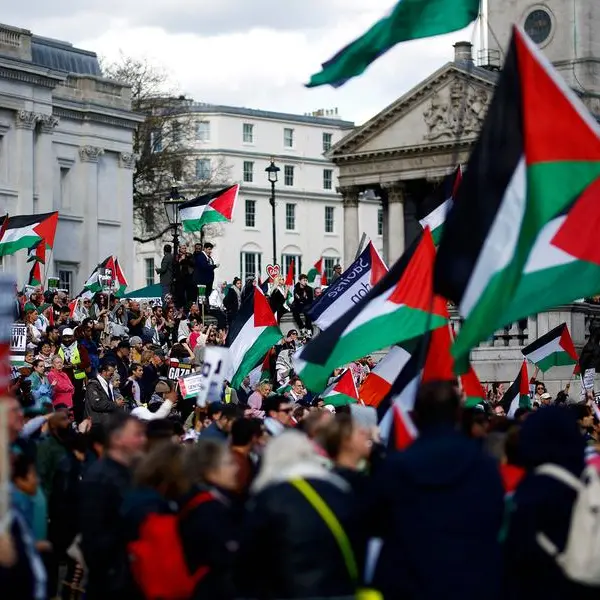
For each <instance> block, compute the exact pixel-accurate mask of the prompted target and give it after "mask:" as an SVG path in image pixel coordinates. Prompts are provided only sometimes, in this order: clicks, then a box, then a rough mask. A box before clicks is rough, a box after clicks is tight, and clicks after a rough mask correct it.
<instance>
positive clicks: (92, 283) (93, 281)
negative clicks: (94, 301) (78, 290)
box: [83, 256, 116, 294]
mask: <svg viewBox="0 0 600 600" xmlns="http://www.w3.org/2000/svg"><path fill="white" fill-rule="evenodd" d="M106 271H110V272H111V275H112V277H114V276H115V272H116V267H115V258H114V256H108V257H106V258H105V259H104V260H103V261H102V262H101V263H100V264H99V265H98V266H97V267H96V268H95V269H94V271H93V272H92V274H91V275H90V276H89V277H88V278H87V281H86V282H85V283H84V284H83V287H84V289H85V290H88V291H90V292H92V293H94V294H95V293H97V292H102V291H103V287H102V284H101V282H100V277H101V276H104V274H105V272H106Z"/></svg>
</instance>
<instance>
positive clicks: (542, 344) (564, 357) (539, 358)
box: [523, 323, 578, 372]
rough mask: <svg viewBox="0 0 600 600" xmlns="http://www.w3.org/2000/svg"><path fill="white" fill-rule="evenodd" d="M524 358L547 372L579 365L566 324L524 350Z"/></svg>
mask: <svg viewBox="0 0 600 600" xmlns="http://www.w3.org/2000/svg"><path fill="white" fill-rule="evenodd" d="M523 356H524V357H525V358H526V359H527V360H528V361H529V362H532V363H533V364H534V365H536V366H537V367H538V368H539V369H540V371H543V372H546V371H547V370H548V369H551V368H552V367H565V366H569V365H575V364H577V360H578V359H577V352H576V350H575V346H574V345H573V340H572V339H571V334H570V333H569V329H568V327H567V324H566V323H563V324H562V325H559V326H558V327H555V328H554V329H553V330H552V331H549V332H548V333H546V334H544V335H543V336H541V337H539V338H538V339H537V340H535V342H533V343H532V344H529V346H525V348H523Z"/></svg>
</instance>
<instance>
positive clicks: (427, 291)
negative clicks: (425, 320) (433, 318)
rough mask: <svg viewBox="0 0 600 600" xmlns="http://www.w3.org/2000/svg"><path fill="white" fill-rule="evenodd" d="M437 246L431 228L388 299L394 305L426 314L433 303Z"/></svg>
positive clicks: (427, 230)
mask: <svg viewBox="0 0 600 600" xmlns="http://www.w3.org/2000/svg"><path fill="white" fill-rule="evenodd" d="M434 261H435V245H434V243H433V237H432V236H431V230H430V229H429V226H427V227H426V228H425V230H424V231H423V237H422V238H421V241H420V242H419V244H418V246H417V248H416V249H415V252H414V254H413V256H412V258H411V260H410V262H409V263H408V265H407V266H406V269H405V271H404V273H402V277H401V278H400V281H398V283H397V284H396V287H395V289H394V291H393V292H392V294H391V296H390V297H389V298H388V301H389V302H393V303H394V304H405V305H406V306H409V307H411V308H419V309H421V310H424V311H426V312H428V311H430V310H431V307H432V303H433V263H434Z"/></svg>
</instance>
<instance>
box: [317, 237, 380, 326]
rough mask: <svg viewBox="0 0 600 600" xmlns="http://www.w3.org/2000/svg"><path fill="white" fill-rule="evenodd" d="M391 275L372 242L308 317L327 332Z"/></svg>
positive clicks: (324, 293) (323, 296) (326, 291)
mask: <svg viewBox="0 0 600 600" xmlns="http://www.w3.org/2000/svg"><path fill="white" fill-rule="evenodd" d="M387 272H388V269H387V267H386V266H385V263H384V262H383V260H382V258H381V256H379V252H377V249H376V248H375V246H374V245H373V243H372V242H369V244H368V245H367V247H366V248H365V249H364V250H363V251H362V252H361V254H360V256H359V257H358V258H357V259H356V260H355V261H354V262H353V263H352V264H351V265H350V266H349V267H348V268H347V269H346V270H345V271H344V272H343V273H342V275H341V276H340V277H339V278H338V279H336V280H335V281H334V282H333V283H332V284H331V285H330V286H329V287H328V288H327V289H326V290H325V291H324V292H323V294H321V296H320V297H319V298H318V299H317V300H316V301H315V302H314V303H313V305H312V306H311V307H310V309H309V311H308V315H309V316H310V318H311V319H312V320H313V322H314V323H315V324H316V325H317V326H318V327H319V329H320V330H321V331H324V330H325V329H327V327H329V326H330V325H331V324H332V323H333V322H334V321H337V319H339V318H340V317H341V316H342V315H343V314H344V313H345V312H346V311H348V310H349V309H350V308H352V306H354V305H355V304H356V303H357V302H359V301H360V300H361V299H362V298H364V297H365V296H366V295H367V294H368V293H369V292H370V291H371V288H373V287H375V285H377V284H378V283H379V282H380V281H381V280H382V279H383V277H384V276H385V274H386V273H387Z"/></svg>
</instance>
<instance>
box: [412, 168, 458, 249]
mask: <svg viewBox="0 0 600 600" xmlns="http://www.w3.org/2000/svg"><path fill="white" fill-rule="evenodd" d="M461 180H462V169H461V167H460V166H459V167H458V168H457V169H456V170H455V171H454V172H453V173H452V174H451V175H448V177H446V178H445V179H444V181H443V182H442V183H441V185H440V186H439V187H438V188H437V189H436V190H435V192H434V193H433V194H432V195H431V196H430V197H429V198H427V199H426V200H425V202H424V203H423V207H422V210H423V211H424V212H425V216H424V217H423V218H422V219H419V223H420V224H421V227H423V229H425V227H427V226H429V229H431V235H432V236H433V242H434V244H435V245H436V246H437V245H438V244H439V243H440V239H441V237H442V230H443V228H444V222H445V220H446V215H447V214H448V211H449V210H450V208H451V207H452V202H453V198H454V197H455V196H456V193H457V192H458V187H459V186H460V182H461Z"/></svg>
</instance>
